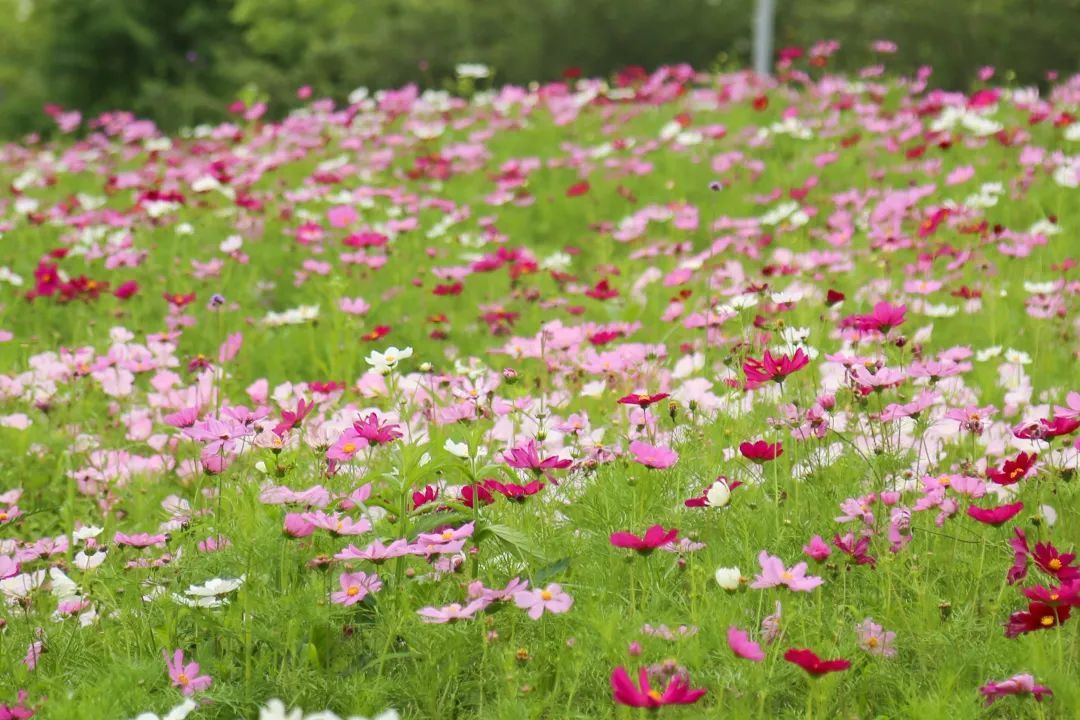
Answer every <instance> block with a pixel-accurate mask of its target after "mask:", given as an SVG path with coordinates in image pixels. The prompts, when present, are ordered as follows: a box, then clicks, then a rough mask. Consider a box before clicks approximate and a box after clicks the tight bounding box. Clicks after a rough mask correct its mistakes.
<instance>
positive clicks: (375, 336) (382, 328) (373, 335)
mask: <svg viewBox="0 0 1080 720" xmlns="http://www.w3.org/2000/svg"><path fill="white" fill-rule="evenodd" d="M389 334H390V326H389V325H376V326H375V328H374V329H373V330H371V331H370V332H367V333H364V334H363V335H361V336H360V339H361V340H367V341H368V342H374V341H376V340H381V339H382V338H384V337H386V336H387V335H389Z"/></svg>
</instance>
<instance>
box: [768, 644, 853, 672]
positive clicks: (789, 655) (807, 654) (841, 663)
mask: <svg viewBox="0 0 1080 720" xmlns="http://www.w3.org/2000/svg"><path fill="white" fill-rule="evenodd" d="M784 659H785V660H787V661H788V662H789V663H793V664H795V665H798V666H799V667H801V668H802V669H803V670H805V671H806V672H808V673H810V674H811V675H813V676H814V677H818V676H820V675H824V674H826V673H831V672H840V671H841V670H847V669H848V668H849V667H851V661H850V660H842V659H837V660H822V659H821V658H819V657H818V656H817V653H815V652H814V651H813V650H807V649H797V648H792V649H790V650H788V651H787V652H786V653H784Z"/></svg>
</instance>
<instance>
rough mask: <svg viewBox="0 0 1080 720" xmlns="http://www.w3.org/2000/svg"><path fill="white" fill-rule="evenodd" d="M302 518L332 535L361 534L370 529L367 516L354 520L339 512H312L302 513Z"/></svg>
mask: <svg viewBox="0 0 1080 720" xmlns="http://www.w3.org/2000/svg"><path fill="white" fill-rule="evenodd" d="M303 518H304V520H306V521H307V522H309V523H310V524H311V525H313V526H315V527H316V528H320V529H322V530H329V531H330V532H331V533H333V534H334V535H339V536H340V535H363V534H364V533H366V532H369V531H370V530H371V522H370V521H368V520H367V518H360V519H359V520H354V519H352V518H351V517H348V516H347V515H342V514H341V513H329V514H327V513H324V512H321V511H320V512H312V513H304V515H303Z"/></svg>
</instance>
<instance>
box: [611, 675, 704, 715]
mask: <svg viewBox="0 0 1080 720" xmlns="http://www.w3.org/2000/svg"><path fill="white" fill-rule="evenodd" d="M638 685H640V686H641V687H640V689H639V688H638V687H637V686H635V685H634V682H633V680H631V679H630V674H629V673H627V672H626V668H623V667H617V668H615V670H614V671H613V672H612V673H611V689H612V692H613V694H614V700H615V702H617V703H618V704H620V705H627V706H629V707H639V708H658V707H661V706H663V705H690V704H693V703H696V702H697V701H698V700H699V699H700V698H701V696H702V695H704V694H705V692H706V691H705V690H704V689H703V688H702V689H697V690H693V689H691V688H690V681H689V679H688V678H687V677H686V676H685V675H684V674H682V673H676V674H675V675H674V676H673V677H672V678H671V679H670V680H668V684H667V687H665V688H664V691H663V692H660V691H659V690H654V689H652V687H650V686H649V673H648V670H647V669H646V668H641V670H639V671H638Z"/></svg>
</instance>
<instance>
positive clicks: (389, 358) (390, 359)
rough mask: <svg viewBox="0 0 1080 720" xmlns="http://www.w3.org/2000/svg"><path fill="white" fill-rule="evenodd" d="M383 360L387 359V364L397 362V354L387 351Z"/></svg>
mask: <svg viewBox="0 0 1080 720" xmlns="http://www.w3.org/2000/svg"><path fill="white" fill-rule="evenodd" d="M383 360H385V361H386V364H387V365H392V364H394V363H396V362H397V355H394V354H393V353H387V354H386V355H383Z"/></svg>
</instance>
